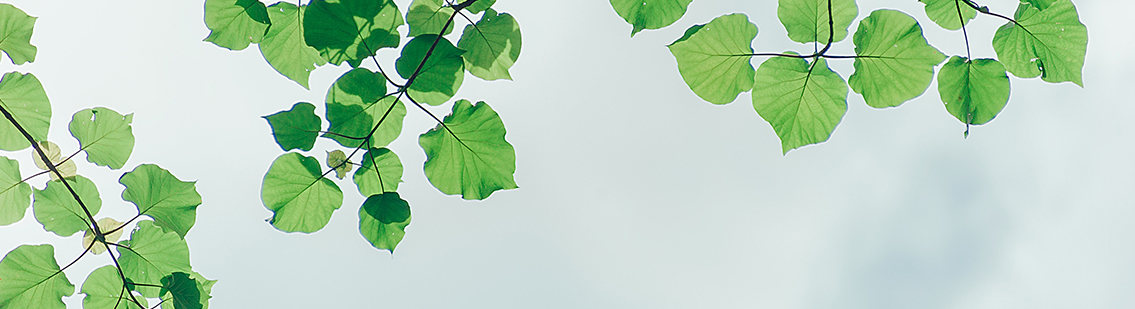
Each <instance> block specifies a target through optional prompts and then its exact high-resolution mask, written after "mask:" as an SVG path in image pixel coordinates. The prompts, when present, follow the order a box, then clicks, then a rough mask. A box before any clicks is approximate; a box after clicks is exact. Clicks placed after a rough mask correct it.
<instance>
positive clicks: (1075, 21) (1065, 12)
mask: <svg viewBox="0 0 1135 309" xmlns="http://www.w3.org/2000/svg"><path fill="white" fill-rule="evenodd" d="M1014 19H1016V20H1017V24H1014V23H1012V22H1009V23H1006V24H1005V25H1003V26H1001V28H998V29H997V33H996V34H995V35H994V36H993V50H994V51H996V52H997V57H998V58H1000V59H1001V63H1002V64H1004V65H1005V69H1006V70H1008V71H1009V72H1010V73H1013V75H1016V76H1017V77H1021V78H1032V77H1037V76H1040V77H1041V79H1042V80H1044V81H1046V82H1050V83H1059V82H1073V83H1075V84H1076V85H1079V86H1080V87H1083V86H1084V81H1083V76H1082V75H1081V71H1082V70H1083V69H1084V56H1085V55H1086V54H1087V50H1088V28H1087V27H1085V26H1084V24H1081V23H1080V16H1079V15H1077V14H1076V7H1075V6H1073V5H1072V2H1071V1H1068V0H1058V1H1055V2H1053V3H1052V6H1050V7H1049V8H1048V9H1046V10H1044V11H1039V10H1037V8H1036V7H1033V6H1032V5H1029V4H1027V3H1021V5H1020V6H1019V7H1017V13H1016V14H1014Z"/></svg>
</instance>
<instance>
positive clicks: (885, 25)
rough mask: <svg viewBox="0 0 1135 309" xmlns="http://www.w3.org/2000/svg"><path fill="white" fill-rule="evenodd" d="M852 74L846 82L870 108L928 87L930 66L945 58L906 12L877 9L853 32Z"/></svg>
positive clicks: (895, 103)
mask: <svg viewBox="0 0 1135 309" xmlns="http://www.w3.org/2000/svg"><path fill="white" fill-rule="evenodd" d="M854 40H855V55H857V56H860V57H859V58H855V74H851V77H850V78H848V84H850V85H851V89H854V90H855V92H857V93H860V94H863V99H864V100H865V101H867V105H870V106H871V107H874V108H884V107H893V106H899V105H900V104H902V103H903V102H906V101H907V100H910V99H914V98H916V97H918V96H920V95H922V93H923V92H926V88H927V87H930V81H931V80H932V79H934V66H937V65H938V64H939V63H942V60H946V55H943V54H942V52H939V51H938V50H937V49H935V48H934V47H931V46H930V44H927V43H926V38H925V37H923V36H922V27H920V26H919V25H918V22H917V21H915V20H914V18H913V17H910V15H906V14H905V13H902V12H899V11H892V10H877V11H874V12H871V15H870V16H867V18H865V19H863V20H862V21H860V22H859V30H857V31H856V32H855V37H854Z"/></svg>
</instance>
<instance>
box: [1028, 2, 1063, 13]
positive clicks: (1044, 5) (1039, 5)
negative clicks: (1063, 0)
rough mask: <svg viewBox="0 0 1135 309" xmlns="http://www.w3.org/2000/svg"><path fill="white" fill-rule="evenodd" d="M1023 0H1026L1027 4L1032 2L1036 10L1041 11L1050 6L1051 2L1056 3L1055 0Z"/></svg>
mask: <svg viewBox="0 0 1135 309" xmlns="http://www.w3.org/2000/svg"><path fill="white" fill-rule="evenodd" d="M1025 1H1027V2H1028V3H1029V4H1032V5H1033V6H1034V7H1036V8H1037V9H1038V10H1041V11H1044V10H1045V9H1048V7H1050V6H1052V4H1054V3H1056V0H1025Z"/></svg>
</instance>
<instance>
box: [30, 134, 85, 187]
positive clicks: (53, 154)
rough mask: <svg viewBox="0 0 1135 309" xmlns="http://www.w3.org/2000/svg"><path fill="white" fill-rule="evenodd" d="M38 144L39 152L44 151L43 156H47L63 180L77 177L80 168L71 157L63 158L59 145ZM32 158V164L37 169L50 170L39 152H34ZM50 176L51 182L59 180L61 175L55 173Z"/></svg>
mask: <svg viewBox="0 0 1135 309" xmlns="http://www.w3.org/2000/svg"><path fill="white" fill-rule="evenodd" d="M36 144H38V145H39V150H43V154H44V155H46V156H47V161H48V162H51V165H52V166H55V170H56V171H58V172H59V174H62V175H63V178H72V177H75V175H77V173H78V171H79V168H78V167H76V166H75V161H72V160H71V158H70V157H67V158H63V151H62V150H61V149H59V145H56V144H55V143H52V142H51V141H42V142H36ZM31 157H32V162H35V167H38V168H39V169H41V170H45V171H47V170H50V168H48V167H47V165H48V164H47V163H45V162H43V157H40V155H39V152H38V151H35V150H32V152H31ZM48 174H49V175H51V180H59V175H57V174H55V172H51V173H48Z"/></svg>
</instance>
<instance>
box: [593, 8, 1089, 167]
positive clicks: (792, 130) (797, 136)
mask: <svg viewBox="0 0 1135 309" xmlns="http://www.w3.org/2000/svg"><path fill="white" fill-rule="evenodd" d="M920 1H921V2H922V3H923V4H924V5H925V12H926V16H927V17H929V18H930V20H932V21H934V22H935V23H937V24H938V25H939V26H941V27H942V28H945V29H947V30H959V29H960V30H962V32H963V37H964V38H965V43H966V55H965V56H964V57H961V56H954V57H951V58H950V61H948V62H946V63H945V64H942V61H943V60H945V59H946V58H947V57H946V55H944V54H942V53H941V52H940V51H938V49H936V48H934V47H933V46H931V45H930V44H929V43H928V42H927V41H926V38H925V37H924V36H923V35H922V27H921V26H920V25H919V24H918V22H917V21H915V19H914V18H913V17H911V16H910V15H908V14H906V13H903V12H899V11H895V10H888V9H879V10H875V11H873V12H871V14H869V15H868V16H867V17H866V18H864V19H862V20H860V22H859V27H858V28H857V29H856V31H855V33H854V35H853V36H852V37H853V39H852V40H853V44H854V45H855V55H833V54H830V53H829V50H830V48H831V46H832V44H834V43H837V42H840V41H842V40H844V39H845V38H846V37H847V34H848V27H850V26H851V24H852V22H853V21H854V20H855V18H856V16H857V15H858V13H859V9H858V7H857V5H856V4H855V1H854V0H779V2H778V6H777V16H778V17H779V19H780V22H781V24H783V25H784V28H785V29H786V30H787V31H788V38H789V39H791V40H792V41H795V42H799V43H813V44H816V45H814V46H815V48H816V52H814V53H812V54H806V55H802V54H798V53H795V52H784V53H754V52H753V49H752V42H753V40H754V39H755V38H756V35H757V28H756V25H753V24H752V23H751V22H749V21H748V18H747V17H746V16H745V15H744V14H730V15H724V16H720V17H717V18H715V19H713V20H712V21H710V22H709V23H707V24H701V25H694V26H691V27H690V28H689V29H687V30H686V33H685V34H684V35H683V36H682V37H681V38H679V39H677V40H676V41H674V43H672V44H670V45H669V48H670V52H671V53H672V54H673V55H674V59H675V60H676V61H677V63H678V72H679V73H680V74H681V75H682V79H683V80H685V82H686V84H687V85H688V86H689V87H690V89H691V90H693V91H694V93H695V94H697V95H698V96H699V97H701V98H702V99H704V100H706V101H708V102H710V103H713V104H729V103H731V102H733V101H734V100H735V99H736V98H737V95H738V94H740V93H742V92H747V91H750V90H752V91H753V93H752V100H753V108H754V109H755V110H756V111H757V114H759V115H760V116H761V118H764V119H765V121H767V122H769V124H771V125H772V127H773V130H774V131H776V134H777V136H779V137H780V140H781V150H782V151H783V152H784V153H787V152H788V151H790V150H792V149H796V148H799V147H803V146H806V145H810V144H816V143H821V142H824V141H826V140H828V138H829V137H830V136H831V133H832V131H833V130H835V127H836V126H837V125H838V124H839V122H840V121H841V120H842V118H843V115H844V112H845V111H846V110H847V92H848V91H847V89H848V87H849V86H850V88H851V89H852V90H854V91H855V92H856V93H859V94H861V95H863V99H864V101H866V102H867V105H869V106H871V107H874V108H888V107H897V106H899V105H902V103H904V102H906V101H910V100H912V99H914V98H916V97H919V96H921V95H922V94H923V93H924V92H925V91H926V89H927V88H929V87H930V82H931V80H932V79H933V77H934V67H936V66H938V65H940V64H942V68H941V69H940V70H939V72H938V92H939V94H941V98H942V102H943V103H944V104H945V107H946V110H947V111H948V112H949V113H950V114H951V115H953V116H954V117H955V118H957V119H958V120H959V121H961V122H962V123H964V124H965V125H966V131H965V136H969V127H970V125H981V124H985V123H988V122H989V121H991V120H993V118H994V117H996V116H997V114H998V113H1000V112H1001V109H1002V108H1004V107H1005V104H1006V103H1008V101H1009V93H1010V87H1009V78H1008V75H1007V74H1006V72H1008V73H1012V74H1013V75H1014V76H1017V77H1020V78H1035V77H1038V76H1039V77H1040V78H1041V80H1043V81H1045V82H1050V83H1060V82H1072V83H1075V84H1076V85H1079V86H1081V87H1082V86H1083V79H1082V77H1081V71H1082V69H1083V66H1084V57H1085V54H1086V51H1087V44H1088V33H1087V28H1086V27H1085V26H1084V25H1083V24H1082V23H1080V18H1079V15H1078V14H1077V12H1076V7H1075V6H1074V5H1073V4H1072V2H1071V1H1070V0H1022V1H1021V3H1020V4H1019V5H1018V7H1017V11H1016V13H1015V14H1013V17H1012V18H1010V17H1007V16H1004V15H1001V14H998V13H994V12H990V10H989V8H988V7H985V6H980V5H978V4H977V3H976V2H974V1H972V0H920ZM688 4H689V1H685V0H677V1H676V0H635V1H623V0H611V5H612V7H613V8H614V9H615V11H616V12H618V13H619V16H622V17H623V19H625V20H626V21H627V22H628V23H630V24H631V25H632V26H633V30H632V31H631V35H632V36H633V35H634V33H637V32H638V31H640V30H642V29H660V28H663V27H666V26H669V25H670V24H672V23H674V22H675V21H677V20H678V18H680V17H681V15H682V13H684V12H685V10H686V6H687V5H688ZM676 5H680V6H676ZM978 14H981V15H984V16H991V17H995V18H1000V19H1003V20H1005V21H1007V22H1006V23H1005V24H1004V25H1003V26H1001V27H1000V28H998V29H997V32H996V34H995V36H994V38H993V42H992V44H993V49H994V50H995V51H996V52H997V57H998V59H991V58H982V59H974V58H973V57H972V56H971V55H970V54H969V44H970V42H969V35H968V33H967V32H966V31H967V29H966V24H967V23H968V22H969V21H970V20H972V19H974V18H975V17H976V16H977V15H978ZM819 44H823V47H819ZM754 57H772V58H770V59H767V60H765V61H764V62H763V63H762V64H761V65H760V68H758V69H757V70H755V71H754V70H753V67H752V65H751V64H750V61H751V59H752V58H754ZM828 59H853V60H854V67H855V72H854V73H853V74H852V75H851V76H850V78H848V80H847V82H844V81H843V78H842V77H840V75H839V73H836V72H834V71H832V70H831V69H830V68H828V66H827V60H828Z"/></svg>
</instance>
